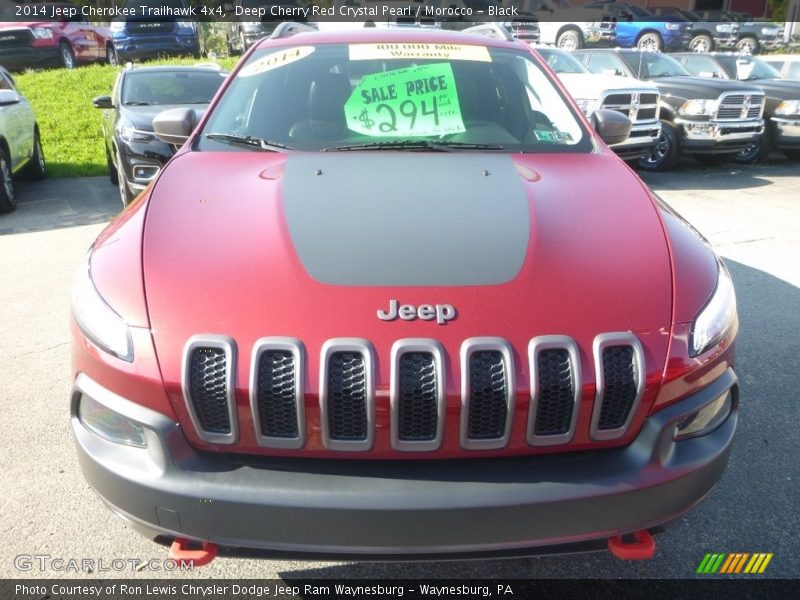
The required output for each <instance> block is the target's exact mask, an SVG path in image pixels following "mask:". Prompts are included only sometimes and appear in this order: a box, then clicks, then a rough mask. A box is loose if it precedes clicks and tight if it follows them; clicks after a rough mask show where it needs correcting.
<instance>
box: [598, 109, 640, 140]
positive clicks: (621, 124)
mask: <svg viewBox="0 0 800 600" xmlns="http://www.w3.org/2000/svg"><path fill="white" fill-rule="evenodd" d="M591 122H592V127H593V128H594V130H595V131H596V132H597V135H599V136H600V139H601V140H603V141H604V142H605V143H606V144H608V145H609V146H611V145H613V144H620V143H622V142H624V141H625V140H627V139H628V136H629V135H630V134H631V127H632V126H633V123H631V120H630V119H629V118H628V117H626V116H625V115H623V114H622V113H618V112H617V111H615V110H608V109H606V108H601V109H600V110H596V111H594V112H593V113H592V116H591Z"/></svg>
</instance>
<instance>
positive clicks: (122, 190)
mask: <svg viewBox="0 0 800 600" xmlns="http://www.w3.org/2000/svg"><path fill="white" fill-rule="evenodd" d="M116 171H117V188H118V189H119V198H120V200H121V201H122V208H125V207H126V206H128V204H130V203H131V202H132V201H133V199H134V198H135V196H134V195H133V194H132V193H131V190H130V188H129V187H128V179H127V178H126V177H125V169H124V168H123V167H122V159H121V158H119V155H117V169H116Z"/></svg>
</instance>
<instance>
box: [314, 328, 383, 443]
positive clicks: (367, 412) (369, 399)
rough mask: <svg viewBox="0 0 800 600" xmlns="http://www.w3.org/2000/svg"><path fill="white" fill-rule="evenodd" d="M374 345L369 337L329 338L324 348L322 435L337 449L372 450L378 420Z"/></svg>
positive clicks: (321, 387) (321, 399) (321, 405)
mask: <svg viewBox="0 0 800 600" xmlns="http://www.w3.org/2000/svg"><path fill="white" fill-rule="evenodd" d="M373 390H374V385H373V375H372V346H371V345H370V344H369V342H367V341H366V340H359V339H354V338H338V339H333V340H328V341H327V342H326V343H325V345H324V346H323V349H322V369H321V382H320V410H321V417H322V423H321V425H322V435H323V441H324V443H325V446H326V447H327V448H331V449H333V450H359V451H363V450H369V449H370V448H372V437H373V431H374V423H375V402H374V391H373Z"/></svg>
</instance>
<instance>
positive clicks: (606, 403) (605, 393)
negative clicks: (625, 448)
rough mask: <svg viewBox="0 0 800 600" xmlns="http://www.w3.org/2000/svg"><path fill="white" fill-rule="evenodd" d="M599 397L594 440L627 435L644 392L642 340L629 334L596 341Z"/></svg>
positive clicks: (594, 413) (594, 423)
mask: <svg viewBox="0 0 800 600" xmlns="http://www.w3.org/2000/svg"><path fill="white" fill-rule="evenodd" d="M594 358H595V369H596V372H597V396H596V398H595V406H594V412H593V415H592V431H591V434H592V437H593V438H594V439H597V440H607V439H614V438H618V437H621V436H622V435H624V434H625V432H626V431H627V429H628V426H629V425H630V421H631V419H632V418H633V414H634V413H635V411H636V407H637V406H638V404H639V401H640V400H641V397H642V394H643V393H644V372H643V368H642V365H643V364H644V355H643V351H642V346H641V343H640V342H639V340H638V339H637V338H636V337H634V336H633V335H631V334H628V333H618V334H604V335H602V336H598V337H597V338H596V339H595V349H594Z"/></svg>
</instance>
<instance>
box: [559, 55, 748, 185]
mask: <svg viewBox="0 0 800 600" xmlns="http://www.w3.org/2000/svg"><path fill="white" fill-rule="evenodd" d="M573 55H574V56H576V57H578V58H579V59H580V60H581V61H582V62H583V63H584V64H585V65H586V66H587V67H589V70H590V71H592V72H593V73H603V74H606V75H621V76H624V77H632V78H634V79H643V80H647V81H652V82H653V83H654V84H656V86H657V87H658V89H659V91H660V93H661V111H660V114H659V116H660V118H661V138H660V140H659V143H658V144H657V145H656V148H655V150H654V151H653V153H652V154H651V155H650V156H648V157H645V158H643V159H641V160H640V162H639V166H640V167H641V168H643V169H645V170H649V171H661V170H666V169H669V168H672V167H673V166H675V164H676V163H677V161H678V157H679V155H680V153H685V154H690V155H692V156H694V158H695V159H696V160H697V161H698V162H699V163H701V164H706V165H713V164H722V163H725V162H727V161H729V160H731V159H733V157H734V156H735V155H736V154H738V153H739V152H741V151H742V150H745V149H746V148H747V147H748V146H749V145H751V144H752V143H753V142H755V141H757V140H759V139H760V138H761V135H762V133H763V132H764V120H763V118H762V112H763V109H764V92H763V91H761V90H760V89H759V88H758V87H756V86H754V85H752V84H746V83H742V82H739V81H730V80H727V79H710V78H705V77H693V76H692V75H691V74H690V73H689V72H688V71H687V70H686V68H685V67H684V66H683V65H681V64H680V63H679V62H678V61H677V60H675V59H674V58H671V57H669V56H667V55H665V54H661V53H659V52H640V51H638V50H619V49H616V50H611V49H593V50H578V51H575V52H574V53H573Z"/></svg>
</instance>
